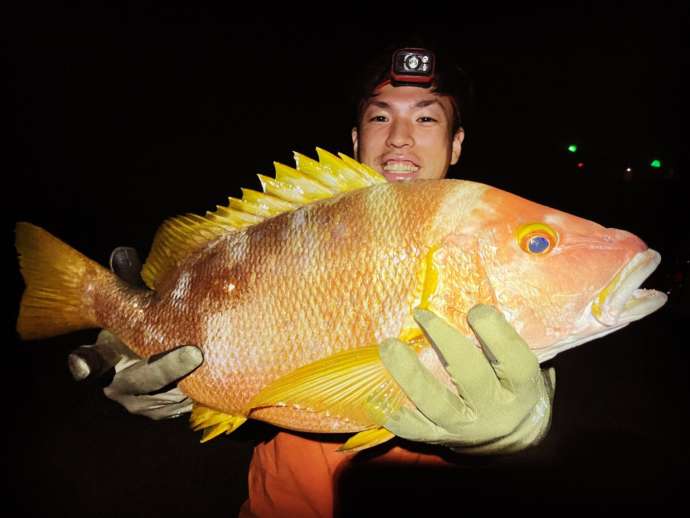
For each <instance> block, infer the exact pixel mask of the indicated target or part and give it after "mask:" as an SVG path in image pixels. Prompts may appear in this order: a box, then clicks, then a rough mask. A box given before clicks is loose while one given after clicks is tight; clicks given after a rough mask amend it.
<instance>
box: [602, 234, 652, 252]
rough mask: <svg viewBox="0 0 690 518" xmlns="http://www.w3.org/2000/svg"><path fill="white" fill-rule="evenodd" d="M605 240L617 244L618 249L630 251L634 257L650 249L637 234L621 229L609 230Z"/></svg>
mask: <svg viewBox="0 0 690 518" xmlns="http://www.w3.org/2000/svg"><path fill="white" fill-rule="evenodd" d="M604 240H605V241H608V242H609V243H612V244H614V243H615V245H616V246H617V247H620V248H623V249H626V250H630V252H632V254H633V255H634V254H637V253H639V252H644V251H645V250H647V249H648V247H647V243H645V242H644V241H642V240H641V239H640V238H639V237H637V236H636V235H635V234H633V233H632V232H628V231H627V230H621V229H619V228H607V229H606V234H604Z"/></svg>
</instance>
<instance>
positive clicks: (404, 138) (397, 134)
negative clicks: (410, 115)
mask: <svg viewBox="0 0 690 518" xmlns="http://www.w3.org/2000/svg"><path fill="white" fill-rule="evenodd" d="M386 144H388V145H389V146H390V147H395V148H401V147H408V146H412V145H414V138H413V136H412V128H411V126H410V124H409V123H407V122H406V121H395V122H394V123H393V124H392V125H391V129H390V132H389V133H388V139H387V140H386Z"/></svg>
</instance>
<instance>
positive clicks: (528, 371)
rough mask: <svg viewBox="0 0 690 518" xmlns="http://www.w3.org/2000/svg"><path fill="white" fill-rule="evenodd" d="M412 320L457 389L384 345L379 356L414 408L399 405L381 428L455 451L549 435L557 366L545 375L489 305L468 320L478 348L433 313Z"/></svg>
mask: <svg viewBox="0 0 690 518" xmlns="http://www.w3.org/2000/svg"><path fill="white" fill-rule="evenodd" d="M414 318H415V320H416V321H417V323H418V324H419V325H420V327H421V328H422V330H423V331H424V333H425V334H426V336H427V338H428V339H429V341H430V342H431V344H432V345H433V346H434V348H435V350H436V352H437V353H438V354H439V357H440V358H441V361H442V362H443V363H444V365H445V366H446V370H447V371H448V373H449V374H450V376H451V377H452V379H453V381H454V383H455V385H456V387H457V393H456V392H454V391H452V390H450V389H449V388H448V387H447V386H446V385H445V384H443V383H441V382H440V381H438V380H437V379H436V378H435V377H434V376H433V375H432V374H431V373H430V372H429V371H428V370H427V369H426V367H424V366H423V365H422V364H421V362H420V361H419V359H418V358H417V355H416V354H415V352H414V351H413V350H412V349H411V348H410V347H409V346H408V345H406V344H404V343H403V342H401V341H399V340H396V339H389V340H386V341H384V342H382V343H381V345H380V346H379V351H380V354H381V359H382V361H383V363H384V364H385V366H386V368H387V369H388V370H389V371H390V373H391V375H392V376H393V377H394V378H395V380H396V381H397V382H398V384H399V385H400V386H401V388H402V390H403V391H404V392H405V394H406V395H407V396H408V398H409V399H410V400H411V401H412V402H413V403H414V404H415V405H416V409H414V410H409V409H407V408H402V409H400V410H398V411H397V412H396V413H394V414H393V415H392V416H390V417H389V418H388V420H387V421H386V422H385V423H383V426H384V427H385V428H386V429H388V430H389V431H391V432H392V433H394V434H395V435H397V436H399V437H403V438H405V439H410V440H413V441H418V442H426V443H432V444H442V445H445V446H448V447H450V448H451V449H453V450H455V451H457V452H460V453H472V454H491V453H509V452H513V451H518V450H521V449H524V448H526V447H528V446H529V445H532V444H536V443H537V442H539V440H540V439H541V438H542V437H544V436H545V435H546V432H547V431H548V429H549V425H550V421H551V403H552V400H553V393H554V388H555V371H554V369H552V368H551V369H548V370H546V371H545V372H542V370H541V369H540V367H539V363H538V362H537V359H536V357H535V356H534V354H533V353H532V352H531V351H530V350H529V348H528V347H527V344H526V343H525V342H524V340H522V338H520V336H519V335H518V334H517V332H516V331H515V330H514V329H513V328H512V327H511V326H510V324H508V322H506V320H505V319H504V318H503V316H502V315H501V314H500V313H499V312H498V311H497V310H495V309H494V308H492V307H491V306H485V305H479V306H475V307H474V308H472V310H470V312H469V313H468V316H467V320H468V322H469V324H470V326H471V327H472V330H473V331H474V333H475V335H476V336H477V338H478V339H479V341H480V343H481V345H482V350H480V349H478V348H477V347H476V346H475V345H474V344H473V343H472V341H471V340H469V339H467V338H466V337H464V336H463V335H461V334H460V332H459V331H458V330H457V329H455V328H454V327H452V326H451V325H449V324H448V323H447V322H446V321H444V320H443V319H441V318H440V317H438V316H436V315H435V314H434V313H432V312H430V311H427V310H422V309H417V310H415V311H414Z"/></svg>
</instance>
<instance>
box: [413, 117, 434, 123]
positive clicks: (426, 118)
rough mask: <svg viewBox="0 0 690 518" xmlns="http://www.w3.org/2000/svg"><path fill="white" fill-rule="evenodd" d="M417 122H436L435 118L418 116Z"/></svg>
mask: <svg viewBox="0 0 690 518" xmlns="http://www.w3.org/2000/svg"><path fill="white" fill-rule="evenodd" d="M417 120H418V121H419V122H438V121H437V120H436V119H434V118H433V117H419V118H418V119H417Z"/></svg>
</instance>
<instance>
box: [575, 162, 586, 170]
mask: <svg viewBox="0 0 690 518" xmlns="http://www.w3.org/2000/svg"><path fill="white" fill-rule="evenodd" d="M583 167H585V163H584V162H578V163H577V168H578V169H582V168H583Z"/></svg>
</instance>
